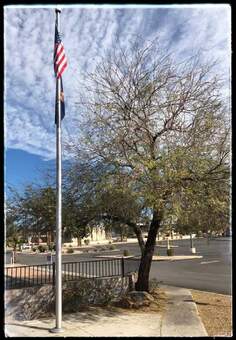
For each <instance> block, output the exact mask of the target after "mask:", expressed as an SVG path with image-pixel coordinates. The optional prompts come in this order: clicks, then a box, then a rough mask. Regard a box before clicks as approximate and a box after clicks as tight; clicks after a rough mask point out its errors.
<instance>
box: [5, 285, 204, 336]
mask: <svg viewBox="0 0 236 340" xmlns="http://www.w3.org/2000/svg"><path fill="white" fill-rule="evenodd" d="M160 287H161V288H164V290H165V292H166V294H167V296H168V301H167V306H166V307H167V308H166V311H164V312H163V314H161V313H154V312H150V313H141V312H138V311H137V312H136V311H135V312H133V311H132V312H131V311H123V310H122V312H119V313H117V312H111V311H109V310H106V309H102V308H98V307H91V308H89V310H88V311H86V312H77V313H73V314H64V315H63V322H62V327H63V329H64V332H63V333H57V334H55V333H50V332H49V330H50V329H52V328H54V327H55V318H48V319H40V320H30V321H16V320H6V322H5V335H6V336H8V337H55V336H56V337H58V336H59V337H67V336H71V337H101V336H102V337H123V336H126V337H127V336H135V337H138V336H143V337H150V336H155V337H157V336H163V337H164V336H207V332H206V330H205V328H204V326H203V324H202V321H201V319H200V317H199V316H198V313H197V308H196V304H195V303H194V302H193V299H192V295H191V292H190V290H188V289H185V288H178V287H172V286H166V285H160Z"/></svg>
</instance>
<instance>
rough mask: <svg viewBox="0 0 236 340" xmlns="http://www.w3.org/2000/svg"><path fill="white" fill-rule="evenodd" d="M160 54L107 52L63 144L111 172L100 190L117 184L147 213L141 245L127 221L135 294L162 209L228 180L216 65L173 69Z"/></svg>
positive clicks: (144, 286)
mask: <svg viewBox="0 0 236 340" xmlns="http://www.w3.org/2000/svg"><path fill="white" fill-rule="evenodd" d="M161 51H162V48H161V46H158V44H157V42H156V41H154V42H152V43H148V44H144V45H141V44H140V41H139V42H137V41H135V42H134V44H133V46H132V48H131V49H130V50H125V49H124V48H121V47H120V46H118V45H117V46H116V48H114V50H113V52H112V53H110V55H109V56H108V57H107V58H106V59H104V60H103V61H102V62H101V63H100V64H99V65H98V66H97V67H96V70H95V72H94V73H92V74H89V75H88V77H87V79H88V85H87V87H86V94H87V95H85V96H84V97H83V98H82V99H81V100H80V105H79V107H78V109H79V110H80V111H81V112H83V113H84V114H83V120H82V121H80V122H79V130H80V133H81V130H82V131H83V133H82V137H81V139H80V140H79V142H75V143H74V144H73V143H72V144H70V146H68V149H70V151H71V152H73V153H74V155H76V157H79V158H81V159H87V160H90V161H91V162H96V161H101V162H103V163H104V164H109V165H110V166H111V167H113V172H110V174H109V176H108V175H107V176H106V180H105V182H104V183H103V184H104V188H105V187H106V186H110V187H112V185H114V187H115V186H116V185H117V183H118V182H119V183H120V185H121V188H124V189H129V191H130V192H133V193H134V194H135V196H136V198H137V197H138V200H139V203H140V204H141V205H142V208H143V209H146V211H147V212H148V216H150V223H149V231H148V237H147V241H146V242H144V240H143V239H142V233H141V230H140V227H139V224H138V223H137V219H135V218H133V217H132V216H131V219H127V220H126V223H127V224H129V225H133V227H134V229H135V231H136V235H137V237H138V239H139V244H140V247H142V249H141V250H142V256H141V261H140V267H139V275H138V281H137V283H136V289H137V290H145V291H148V289H149V287H148V280H149V272H150V267H151V261H152V256H153V252H154V247H155V240H156V236H157V232H158V230H159V228H160V224H161V221H162V219H163V217H164V214H165V208H166V204H167V203H168V202H175V203H176V202H178V201H179V200H180V199H181V197H183V196H184V194H185V193H187V192H188V191H189V190H191V188H194V190H202V187H203V183H204V186H206V187H211V185H212V183H215V182H216V181H217V185H219V186H220V185H221V183H223V182H224V181H225V180H227V179H228V178H229V123H228V121H227V117H228V110H229V109H228V108H227V105H226V104H225V101H224V99H222V98H221V95H220V89H221V86H222V82H221V80H220V79H218V78H217V77H216V75H215V72H214V66H215V65H214V64H212V65H209V64H208V65H202V64H201V63H200V61H199V58H198V57H194V58H190V59H188V60H187V61H184V62H182V63H179V64H177V63H176V62H175V60H174V58H173V56H170V55H168V54H165V53H162V52H161ZM132 218H133V220H132ZM122 222H124V221H122Z"/></svg>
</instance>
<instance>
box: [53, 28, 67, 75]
mask: <svg viewBox="0 0 236 340" xmlns="http://www.w3.org/2000/svg"><path fill="white" fill-rule="evenodd" d="M66 67H67V59H66V55H65V50H64V46H63V43H62V41H61V36H60V33H59V32H58V28H57V24H56V27H55V46H54V71H55V76H56V77H57V78H60V77H61V75H62V73H63V72H64V71H65V69H66Z"/></svg>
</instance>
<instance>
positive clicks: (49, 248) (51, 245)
mask: <svg viewBox="0 0 236 340" xmlns="http://www.w3.org/2000/svg"><path fill="white" fill-rule="evenodd" d="M48 250H50V251H53V250H56V245H55V244H53V243H50V244H49V246H48Z"/></svg>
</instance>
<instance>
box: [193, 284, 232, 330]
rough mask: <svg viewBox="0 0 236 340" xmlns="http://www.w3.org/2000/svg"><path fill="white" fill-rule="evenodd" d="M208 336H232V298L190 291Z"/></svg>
mask: <svg viewBox="0 0 236 340" xmlns="http://www.w3.org/2000/svg"><path fill="white" fill-rule="evenodd" d="M191 293H192V296H193V300H194V301H195V303H196V305H197V309H198V312H199V315H200V317H201V319H202V322H203V324H204V326H205V328H206V331H207V333H208V335H209V336H232V296H231V295H222V294H216V293H208V292H202V291H198V290H191Z"/></svg>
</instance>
